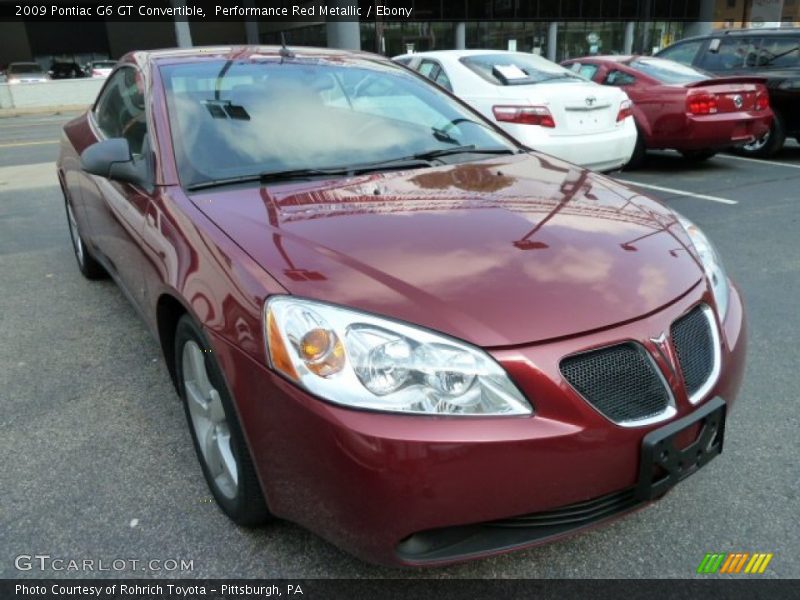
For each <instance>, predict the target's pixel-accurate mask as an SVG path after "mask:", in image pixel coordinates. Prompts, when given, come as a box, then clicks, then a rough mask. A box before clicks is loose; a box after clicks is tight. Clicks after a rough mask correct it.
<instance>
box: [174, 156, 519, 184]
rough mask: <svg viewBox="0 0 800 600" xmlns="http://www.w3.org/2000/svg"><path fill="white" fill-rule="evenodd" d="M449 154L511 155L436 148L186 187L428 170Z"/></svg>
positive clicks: (210, 181) (203, 182)
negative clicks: (350, 163) (391, 156)
mask: <svg viewBox="0 0 800 600" xmlns="http://www.w3.org/2000/svg"><path fill="white" fill-rule="evenodd" d="M451 154H514V151H513V150H511V149H510V148H478V147H477V146H475V144H470V145H467V146H454V147H451V148H438V149H436V150H428V151H427V152H418V153H417V154H413V155H411V156H402V157H400V158H391V159H389V160H381V161H377V162H371V163H363V164H360V165H352V166H347V167H330V168H324V169H287V170H284V171H266V172H264V173H260V174H257V175H241V176H239V177H226V178H223V179H211V180H209V181H201V182H199V183H193V184H191V185H188V186H186V189H187V190H188V191H190V192H194V191H197V190H204V189H208V188H215V187H223V186H226V185H236V184H239V183H249V182H255V181H258V182H260V183H272V182H275V181H290V180H292V179H309V178H312V177H352V176H354V175H358V174H361V173H369V172H372V171H385V170H389V169H413V168H415V167H416V168H419V167H430V166H431V162H430V161H431V160H434V159H436V158H439V157H442V156H449V155H451Z"/></svg>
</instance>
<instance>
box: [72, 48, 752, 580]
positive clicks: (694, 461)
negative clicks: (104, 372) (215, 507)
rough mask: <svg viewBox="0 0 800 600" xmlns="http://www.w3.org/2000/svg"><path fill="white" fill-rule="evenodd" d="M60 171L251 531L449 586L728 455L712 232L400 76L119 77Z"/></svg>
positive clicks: (215, 489) (728, 341)
mask: <svg viewBox="0 0 800 600" xmlns="http://www.w3.org/2000/svg"><path fill="white" fill-rule="evenodd" d="M57 168H58V178H59V181H60V182H61V186H62V189H63V192H64V197H65V205H66V214H67V217H68V218H67V223H68V226H69V231H70V233H71V237H72V243H73V247H74V251H75V256H76V258H77V261H78V266H79V268H80V270H81V272H82V273H83V274H84V275H85V276H86V277H88V278H90V279H94V278H98V277H103V276H106V275H109V276H111V277H112V278H113V279H114V280H115V281H116V282H117V283H118V284H119V286H120V287H121V288H122V289H123V290H124V292H125V293H126V294H127V296H128V297H129V299H130V300H131V302H132V303H133V304H134V305H135V306H136V307H137V308H138V310H139V312H140V313H141V315H142V317H143V319H144V321H145V323H146V324H147V325H148V326H149V328H150V330H151V331H152V333H153V335H154V336H155V337H156V339H157V340H158V341H159V343H160V345H161V348H162V349H163V354H164V361H165V363H166V367H167V369H168V370H169V373H170V375H171V377H172V379H173V381H174V383H175V387H176V390H177V393H178V395H179V396H180V398H181V399H182V401H183V403H184V405H185V411H186V415H187V422H188V425H189V428H190V430H191V433H192V437H193V440H194V445H195V449H196V451H197V455H198V458H199V461H200V464H201V465H202V470H203V473H204V475H205V477H206V479H207V481H208V485H209V487H210V489H211V492H212V494H213V496H214V497H215V498H216V500H217V502H218V504H219V506H220V507H221V509H222V510H223V511H224V512H225V513H226V514H227V515H228V516H230V518H231V519H233V520H234V521H235V522H236V523H239V524H242V525H255V524H260V523H262V522H264V521H266V520H268V518H270V517H271V516H275V517H281V518H285V519H289V520H292V521H294V522H297V523H300V524H301V525H303V526H305V527H307V528H309V529H311V530H313V531H315V532H317V533H319V534H320V535H321V536H323V537H325V538H326V539H328V540H330V541H331V542H333V543H335V544H337V545H339V546H340V547H342V548H345V549H347V550H349V551H351V552H353V553H355V554H357V555H358V556H361V557H363V558H364V559H366V560H369V561H374V562H380V563H387V564H400V565H433V564H441V563H447V562H453V561H458V560H465V559H468V558H473V557H477V556H485V555H489V554H493V553H498V552H503V551H508V550H511V549H515V548H521V547H525V546H529V545H532V544H535V543H540V542H543V541H547V540H552V539H555V538H557V537H560V536H563V535H566V534H568V533H571V532H573V531H576V530H579V529H582V528H585V527H589V526H592V525H596V524H598V523H602V522H605V521H607V520H609V519H611V518H614V517H617V516H619V515H621V514H623V513H626V512H628V511H631V510H634V509H636V508H637V507H640V506H643V505H644V504H646V503H648V502H651V501H653V500H655V499H657V498H659V497H661V496H662V495H663V494H665V493H666V492H667V491H668V490H669V489H670V488H671V487H672V486H673V485H675V484H677V483H679V482H680V481H681V480H682V479H683V478H684V477H686V476H687V475H690V474H692V473H695V472H696V471H697V470H698V469H699V468H701V467H703V466H704V465H705V464H706V463H707V462H708V461H709V460H711V459H713V458H714V457H715V456H716V455H718V454H719V452H720V451H721V450H722V444H723V435H724V429H725V420H726V418H727V416H728V411H729V409H730V407H731V405H732V403H733V402H734V400H735V399H736V396H737V393H738V390H739V386H740V381H741V376H742V371H743V365H744V360H745V338H746V334H745V319H744V313H743V308H742V302H741V299H740V296H739V293H738V292H737V290H736V288H735V287H734V285H733V284H732V283H731V282H730V280H729V279H728V277H727V276H726V274H725V270H724V268H723V266H722V263H721V261H720V259H719V256H718V255H717V253H716V251H715V250H714V247H713V246H712V244H711V242H710V241H709V240H708V238H706V236H705V235H704V234H703V233H702V231H701V230H700V229H698V228H697V227H696V226H695V225H693V224H692V223H691V222H689V221H687V220H686V219H685V218H683V217H682V216H680V215H678V214H677V213H675V212H674V211H672V210H670V209H669V208H668V207H666V206H664V205H662V204H659V203H658V202H656V201H654V200H651V199H649V198H647V197H644V196H642V195H640V194H638V193H637V192H635V191H633V190H631V189H629V188H626V187H624V186H622V185H620V184H617V183H615V182H614V181H613V180H611V179H608V178H606V177H603V176H600V175H597V174H594V173H591V172H589V171H587V170H584V169H581V168H578V167H575V166H574V165H570V164H568V163H566V162H563V161H561V160H556V159H553V158H551V157H548V156H546V155H542V154H538V153H536V152H533V151H531V150H530V149H528V148H525V147H523V146H521V145H520V144H518V143H517V142H516V141H515V140H513V139H512V138H510V137H508V136H507V135H506V134H505V133H503V132H502V131H501V130H499V129H497V128H496V127H495V126H494V125H493V124H491V123H490V122H488V121H487V120H485V119H483V118H482V117H481V116H480V115H479V114H478V113H476V112H474V111H473V110H472V109H470V108H469V107H467V106H466V105H465V104H463V103H461V102H460V101H458V100H457V99H455V98H454V97H453V96H451V95H450V94H449V93H447V92H446V91H444V90H443V89H442V88H440V87H439V86H436V85H435V84H432V83H430V82H429V81H427V80H426V79H425V78H423V77H422V76H420V75H417V74H415V73H412V72H410V71H409V70H407V69H405V68H404V67H402V66H399V65H396V64H394V63H392V62H390V61H388V60H386V59H383V58H381V57H377V56H374V55H370V54H363V53H347V52H343V51H336V50H327V49H319V50H317V49H295V50H288V49H286V48H273V47H252V48H241V47H240V48H203V49H193V50H186V49H181V50H174V51H158V52H137V53H133V54H129V55H128V56H126V57H124V58H123V59H122V60H121V61H120V63H119V64H118V65H117V67H116V68H115V70H114V72H113V73H112V74H111V75H110V77H109V78H108V80H107V82H106V84H105V85H104V87H103V89H102V90H101V92H100V94H99V96H98V98H97V101H96V103H95V104H94V106H93V107H92V108H91V109H90V110H89V111H88V112H87V113H86V114H84V115H82V116H80V117H78V118H76V119H74V120H73V121H71V122H69V123H68V124H67V125H66V126H65V128H64V135H63V138H62V141H61V149H60V157H59V160H58V163H57ZM120 360H123V359H122V358H120ZM157 401H163V399H158V398H154V399H153V402H157ZM708 476H710V477H713V473H709V474H708ZM709 511H712V508H709ZM709 514H711V513H709ZM681 525H683V524H681Z"/></svg>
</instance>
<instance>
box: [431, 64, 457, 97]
mask: <svg viewBox="0 0 800 600" xmlns="http://www.w3.org/2000/svg"><path fill="white" fill-rule="evenodd" d="M434 81H435V82H436V83H438V84H439V85H440V86H442V87H443V88H444V89H446V90H447V91H449V92H452V91H453V86H452V85H451V83H450V78H449V77H448V76H447V73H445V72H444V68H442V67H439V73H438V74H437V75H436V78H435V79H434Z"/></svg>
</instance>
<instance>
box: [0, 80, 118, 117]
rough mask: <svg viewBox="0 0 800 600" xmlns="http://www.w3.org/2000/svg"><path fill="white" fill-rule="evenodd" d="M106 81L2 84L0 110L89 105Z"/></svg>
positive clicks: (0, 88) (0, 85)
mask: <svg viewBox="0 0 800 600" xmlns="http://www.w3.org/2000/svg"><path fill="white" fill-rule="evenodd" d="M104 83H105V79H94V78H87V79H59V80H55V81H44V82H42V83H18V84H14V85H9V84H7V83H4V84H0V109H17V110H20V109H22V110H25V109H46V108H52V109H54V110H55V109H59V108H62V107H71V108H74V107H77V106H89V105H90V104H92V103H93V102H94V99H95V98H96V97H97V93H98V92H99V91H100V88H101V87H103V84H104Z"/></svg>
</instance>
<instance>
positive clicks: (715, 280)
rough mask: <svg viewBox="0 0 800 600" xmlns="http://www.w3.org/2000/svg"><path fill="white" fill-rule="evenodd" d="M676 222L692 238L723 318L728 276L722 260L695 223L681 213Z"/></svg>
mask: <svg viewBox="0 0 800 600" xmlns="http://www.w3.org/2000/svg"><path fill="white" fill-rule="evenodd" d="M678 222H679V223H680V224H681V225H682V226H683V229H684V230H685V231H686V233H687V235H688V236H689V237H690V238H691V240H692V245H693V246H694V249H695V251H696V252H697V256H698V258H699V259H700V262H701V263H702V264H703V269H704V270H705V272H706V277H708V281H709V283H710V284H711V291H712V293H713V294H714V300H715V301H716V303H717V310H718V311H719V316H720V320H721V319H724V318H725V314H726V313H727V311H728V295H729V293H730V291H729V289H728V276H727V275H726V273H725V267H724V266H723V265H722V260H721V259H720V257H719V254H718V253H717V251H716V249H715V248H714V245H713V244H712V243H711V240H709V239H708V238H707V237H706V235H705V234H704V233H703V232H702V231H701V229H700V228H699V227H698V226H697V225H695V224H694V223H692V222H691V221H690V220H689V219H687V218H686V217H684V216H683V215H678Z"/></svg>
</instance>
